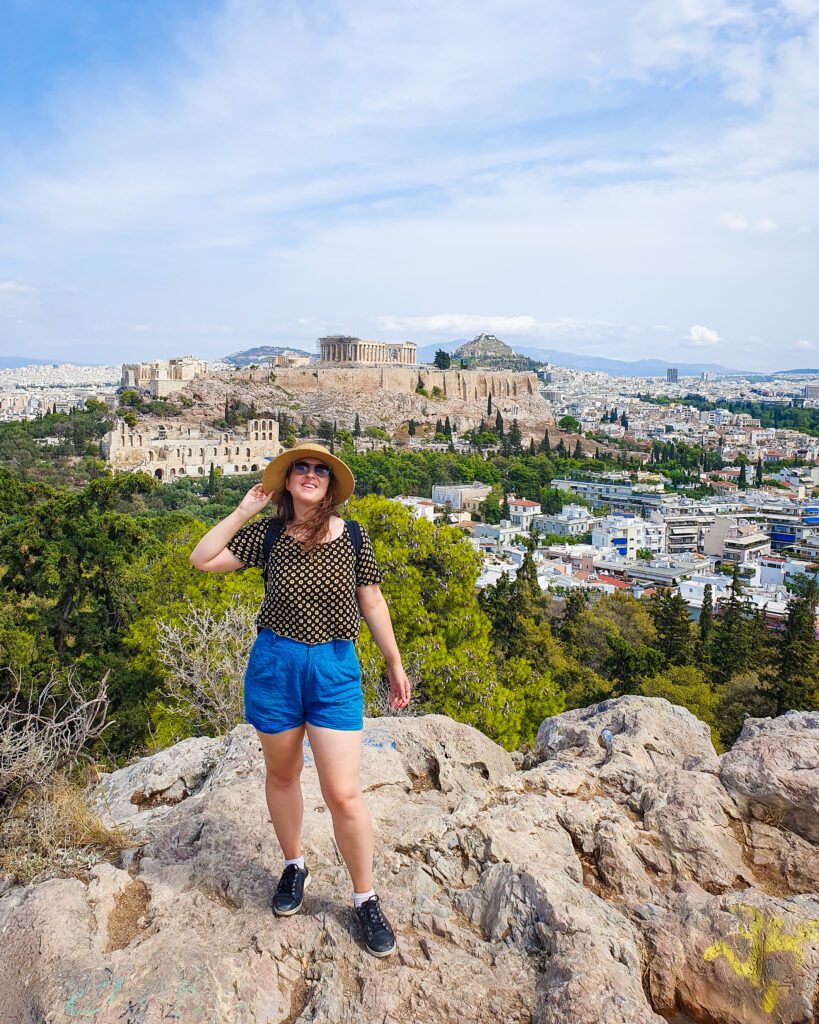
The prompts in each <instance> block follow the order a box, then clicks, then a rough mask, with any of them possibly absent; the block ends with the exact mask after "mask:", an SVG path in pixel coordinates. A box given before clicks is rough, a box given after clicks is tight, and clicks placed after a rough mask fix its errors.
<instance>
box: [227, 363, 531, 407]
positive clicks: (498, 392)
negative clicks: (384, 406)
mask: <svg viewBox="0 0 819 1024" xmlns="http://www.w3.org/2000/svg"><path fill="white" fill-rule="evenodd" d="M247 372H248V376H249V378H250V379H251V380H258V381H267V380H268V379H269V378H268V371H266V370H250V371H247ZM419 381H420V382H421V384H422V385H423V387H424V388H426V390H427V391H429V392H431V391H432V389H433V388H434V387H439V388H440V389H441V390H442V391H443V393H444V395H446V397H447V398H453V399H458V400H460V401H463V402H477V401H480V400H482V399H483V400H486V398H487V397H488V396H489V395H490V394H491V395H492V397H493V398H521V397H524V396H527V395H537V394H538V382H537V376H536V374H534V373H508V372H507V373H504V372H503V371H497V372H491V371H486V370H436V369H433V368H430V369H427V368H426V367H419V368H418V369H412V368H410V367H397V366H396V367H391V366H364V367H352V366H338V367H336V366H327V367H324V366H320V367H317V368H316V369H302V368H294V369H282V370H277V371H276V383H277V384H278V385H279V386H280V387H282V388H285V389H287V390H293V391H299V392H303V391H320V390H322V388H332V390H334V391H342V392H348V393H355V392H359V393H361V394H372V392H373V391H374V390H385V391H397V392H403V393H404V394H407V395H413V394H415V391H416V388H417V387H418V382H419Z"/></svg>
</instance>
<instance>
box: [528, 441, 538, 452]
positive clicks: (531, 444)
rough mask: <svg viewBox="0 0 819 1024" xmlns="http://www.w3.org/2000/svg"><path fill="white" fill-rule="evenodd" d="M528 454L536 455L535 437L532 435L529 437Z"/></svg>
mask: <svg viewBox="0 0 819 1024" xmlns="http://www.w3.org/2000/svg"><path fill="white" fill-rule="evenodd" d="M529 454H530V455H537V448H536V447H535V439H534V438H533V437H530V438H529Z"/></svg>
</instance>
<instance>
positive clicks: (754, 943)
mask: <svg viewBox="0 0 819 1024" xmlns="http://www.w3.org/2000/svg"><path fill="white" fill-rule="evenodd" d="M731 912H732V913H734V914H737V915H742V916H743V917H744V918H745V920H744V921H743V922H742V923H741V924H740V926H739V932H738V935H739V937H740V938H742V939H746V940H747V942H748V951H747V954H746V956H745V959H744V960H741V959H740V958H739V956H738V955H737V953H736V952H735V951H734V950H733V949H732V948H731V946H730V945H729V944H728V943H727V942H715V943H714V944H713V945H712V946H709V947H708V948H707V949H706V950H705V951H704V952H703V954H702V955H703V959H705V960H709V961H710V960H716V958H717V957H719V956H724V957H725V959H726V960H727V961H728V964H729V966H730V968H731V970H732V971H733V972H734V974H736V975H737V976H738V977H740V978H747V979H748V981H750V983H751V985H752V986H753V987H754V988H756V989H762V995H761V1000H760V1005H761V1007H762V1010H763V1011H764V1012H765V1013H771V1012H772V1011H773V1009H774V1007H775V1006H776V1003H777V1000H778V998H779V987H780V986H779V982H778V981H777V980H776V979H775V978H766V974H767V971H766V957H768V956H769V955H771V954H773V953H790V954H791V955H792V956H793V958H794V961H795V964H794V967H795V968H799V967H801V966H802V964H803V963H804V961H805V951H804V945H805V943H806V942H809V941H810V940H811V939H819V921H801V922H799V923H798V924H797V925H796V927H795V929H794V930H793V931H791V932H785V931H783V928H784V922H783V920H782V918H781V917H777V916H775V915H774V914H770V915H765V914H763V913H762V911H760V910H757V909H756V907H749V906H746V905H744V904H741V903H740V904H736V905H735V906H733V907H731Z"/></svg>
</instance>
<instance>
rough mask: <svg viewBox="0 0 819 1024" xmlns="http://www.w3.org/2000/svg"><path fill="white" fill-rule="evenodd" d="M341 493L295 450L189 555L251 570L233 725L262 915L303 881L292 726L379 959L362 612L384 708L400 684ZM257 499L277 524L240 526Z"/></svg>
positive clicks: (369, 566) (325, 454) (341, 470)
mask: <svg viewBox="0 0 819 1024" xmlns="http://www.w3.org/2000/svg"><path fill="white" fill-rule="evenodd" d="M354 487H355V481H354V479H353V474H352V473H351V472H350V470H349V468H348V467H347V466H346V465H345V464H344V463H343V462H342V461H341V459H338V458H336V456H334V455H332V454H331V453H330V452H329V451H328V450H327V449H326V448H325V447H324V446H323V445H318V444H299V445H296V446H295V447H293V448H291V449H290V450H289V451H285V452H282V453H281V455H279V456H278V457H277V458H275V459H274V460H273V461H272V462H271V463H270V464H269V465H268V466H267V468H266V469H265V471H264V475H263V477H262V482H261V484H257V485H256V486H255V487H252V488H251V489H250V490H249V491H248V492H247V494H246V495H245V496H244V497H243V498H242V500H241V502H240V503H239V506H238V508H237V509H236V510H235V511H234V512H231V514H230V515H229V516H228V517H227V518H226V519H223V520H222V522H221V523H218V524H217V525H216V526H214V527H213V529H211V530H209V531H208V532H207V533H206V534H205V536H204V537H203V538H202V539H201V540H200V541H199V543H198V544H197V545H196V547H195V548H194V549H193V551H192V552H191V556H190V560H191V562H192V564H193V565H194V566H196V568H197V569H201V570H203V571H204V572H231V571H233V570H235V569H244V568H246V567H247V566H256V567H258V568H260V569H261V570H262V574H263V576H264V582H265V596H264V600H263V602H262V606H261V610H260V612H259V616H258V618H257V625H258V627H259V634H258V636H257V638H256V641H255V643H254V645H253V649H252V650H251V653H250V659H249V661H248V665H247V671H246V673H245V717H246V718H247V720H248V721H249V722H250V723H251V724H252V725H254V726H255V728H256V731H257V733H258V735H259V740H260V742H261V744H262V750H263V751H264V758H265V765H266V768H267V779H266V784H265V793H266V796H267V806H268V809H269V811H270V818H271V820H272V822H273V827H274V828H275V830H276V836H277V838H278V840H279V843H280V844H281V848H282V852H283V854H284V859H285V861H284V862H285V867H284V871H283V873H282V876H281V878H280V880H279V884H278V887H277V889H276V895H275V897H274V899H273V910H274V911H275V913H276V914H279V915H289V914H295V913H296V912H297V911H298V910H300V909H301V906H302V903H303V898H304V889H305V887H306V886H307V885H308V884H309V882H310V872H309V870H308V868H307V867H306V866H305V863H304V857H303V855H302V847H301V825H302V817H303V810H304V805H303V800H302V792H301V784H300V775H301V770H302V767H303V764H304V757H303V753H302V742H303V738H304V733H305V731H306V732H307V737H308V739H309V741H310V747H311V749H312V752H313V756H314V758H315V763H316V768H317V770H318V775H319V782H320V784H321V792H322V796H323V797H324V800H325V802H326V804H327V806H328V808H329V809H330V813H331V814H332V818H333V831H334V834H335V838H336V843H337V844H338V848H339V850H340V851H341V854H342V856H343V857H344V860H345V862H346V864H347V868H348V870H349V872H350V876H351V880H352V883H353V905H354V908H355V914H356V917H357V918H358V921H359V923H360V925H361V929H362V932H363V935H364V943H365V946H366V948H367V950H368V952H370V953H372V954H374V955H375V956H389V954H390V953H392V952H393V950H394V949H395V936H394V935H393V932H392V929H391V927H390V925H389V922H388V921H387V919H386V918H385V916H384V914H383V912H382V910H381V908H380V906H379V900H378V896H377V895H376V894H375V892H374V890H373V878H372V870H373V836H372V823H371V820H370V814H369V811H368V810H367V807H366V805H365V803H364V799H363V796H362V794H361V785H360V781H359V765H360V757H361V740H362V730H363V727H364V721H363V717H362V716H363V694H362V690H361V670H360V667H359V664H358V659H357V657H356V653H355V647H354V644H353V641H354V640H355V638H356V637H357V635H358V630H359V626H360V624H361V617H362V616H363V618H364V619H365V621H366V623H367V625H368V626H369V628H370V632H371V633H372V635H373V639H374V640H375V642H376V643H377V644H378V646H379V648H380V649H381V653H382V654H383V655H384V659H385V661H386V663H387V672H388V675H389V681H390V704H391V706H392V707H394V708H403V707H406V705H407V704H408V703H409V697H410V685H409V680H408V679H407V675H406V673H405V671H404V669H403V666H402V664H401V655H400V654H399V652H398V647H397V645H396V643H395V635H394V634H393V629H392V622H391V620H390V613H389V609H388V608H387V603H386V601H385V600H384V598H383V596H382V594H381V590H380V588H379V583H380V582H381V572H380V570H379V568H378V565H377V563H376V561H375V556H374V554H373V549H372V544H371V543H370V539H369V537H368V536H367V533H366V531H365V530H363V529H361V528H360V527H359V528H358V529H357V530H356V529H355V526H357V524H355V526H354V527H352V532H351V528H348V526H347V524H346V523H345V521H344V520H343V519H341V518H339V516H338V515H337V514H336V509H337V507H338V506H339V505H341V504H342V502H344V501H346V500H347V498H349V497H350V495H351V494H352V493H353V489H354ZM270 501H273V503H274V505H275V507H276V510H277V517H276V518H275V519H271V518H269V517H263V518H261V519H257V520H256V521H255V522H249V520H251V519H253V518H254V517H255V516H256V515H257V513H259V512H261V511H262V509H263V508H264V507H265V506H266V505H267V504H268V502H270Z"/></svg>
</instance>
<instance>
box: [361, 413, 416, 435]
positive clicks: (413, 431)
mask: <svg viewBox="0 0 819 1024" xmlns="http://www.w3.org/2000/svg"><path fill="white" fill-rule="evenodd" d="M410 423H412V420H410ZM413 433H415V431H413ZM353 437H361V420H360V419H359V416H358V413H356V414H355V423H354V424H353Z"/></svg>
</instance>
